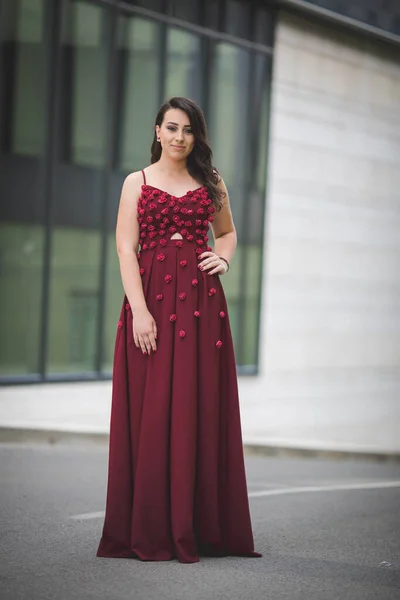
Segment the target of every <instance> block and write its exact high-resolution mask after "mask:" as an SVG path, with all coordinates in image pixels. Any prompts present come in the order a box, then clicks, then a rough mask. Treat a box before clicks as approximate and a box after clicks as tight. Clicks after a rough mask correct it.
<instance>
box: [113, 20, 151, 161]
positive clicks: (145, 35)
mask: <svg viewBox="0 0 400 600" xmlns="http://www.w3.org/2000/svg"><path fill="white" fill-rule="evenodd" d="M159 39H160V25H159V24H158V23H154V22H152V21H148V20H146V19H140V18H127V17H121V18H120V20H119V36H118V64H119V69H120V73H121V75H120V82H119V84H120V85H119V87H120V90H121V92H120V97H121V108H120V107H118V118H119V123H118V131H119V136H118V138H119V152H118V154H119V158H118V169H119V170H120V171H123V172H125V173H130V172H131V171H137V170H139V169H143V167H144V166H146V165H147V163H148V162H149V160H150V146H151V142H152V139H153V132H154V130H153V127H154V119H155V115H156V113H157V111H158V108H159V98H160V93H159V77H160V60H159Z"/></svg>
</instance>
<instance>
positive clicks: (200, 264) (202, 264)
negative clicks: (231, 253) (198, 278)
mask: <svg viewBox="0 0 400 600" xmlns="http://www.w3.org/2000/svg"><path fill="white" fill-rule="evenodd" d="M215 260H219V259H218V257H217V256H210V257H209V258H206V259H205V260H203V261H202V262H201V263H199V266H200V267H205V266H206V265H208V264H210V262H212V261H215Z"/></svg>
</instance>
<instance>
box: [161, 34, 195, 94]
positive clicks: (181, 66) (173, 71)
mask: <svg viewBox="0 0 400 600" xmlns="http://www.w3.org/2000/svg"><path fill="white" fill-rule="evenodd" d="M200 79H201V77H200V38H199V36H197V35H194V34H192V33H189V32H187V31H183V30H181V29H177V28H175V27H170V28H169V29H168V41H167V76H166V82H165V97H166V98H171V97H172V96H186V97H189V98H192V100H194V101H195V102H199V101H200Z"/></svg>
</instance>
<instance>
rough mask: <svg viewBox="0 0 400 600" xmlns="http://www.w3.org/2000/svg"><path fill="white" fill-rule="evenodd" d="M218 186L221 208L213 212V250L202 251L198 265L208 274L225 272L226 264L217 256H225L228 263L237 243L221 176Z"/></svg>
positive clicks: (226, 193)
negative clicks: (207, 271)
mask: <svg viewBox="0 0 400 600" xmlns="http://www.w3.org/2000/svg"><path fill="white" fill-rule="evenodd" d="M218 187H219V188H220V189H221V190H222V191H223V192H224V194H225V195H224V197H223V203H222V207H221V210H219V211H216V212H215V213H214V221H213V223H212V225H211V229H212V232H213V236H214V240H215V252H203V254H201V258H202V259H203V260H202V261H201V263H200V266H201V267H203V268H204V270H209V269H211V270H210V271H209V275H213V274H215V273H221V274H223V273H226V271H227V270H228V267H227V264H226V263H225V262H224V261H223V260H221V259H220V258H219V257H220V256H221V257H222V258H225V259H226V260H227V261H228V263H230V261H231V259H232V257H233V255H234V253H235V250H236V245H237V236H236V229H235V225H234V223H233V218H232V212H231V208H230V204H229V195H228V190H227V189H226V185H225V183H224V180H223V179H222V178H221V179H220V180H219V183H218Z"/></svg>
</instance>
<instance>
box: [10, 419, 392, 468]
mask: <svg viewBox="0 0 400 600" xmlns="http://www.w3.org/2000/svg"><path fill="white" fill-rule="evenodd" d="M108 442H109V435H108V433H100V432H79V431H68V430H66V431H62V430H55V429H25V428H17V427H1V426H0V443H3V444H4V443H6V444H48V445H51V446H54V445H56V444H64V445H80V446H87V445H95V446H104V447H106V448H108ZM243 448H244V451H245V454H246V455H247V456H275V457H281V458H317V459H324V460H364V461H373V462H381V463H400V452H370V451H363V450H360V451H355V450H329V449H325V448H302V447H290V446H278V445H267V444H247V443H244V444H243Z"/></svg>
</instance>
